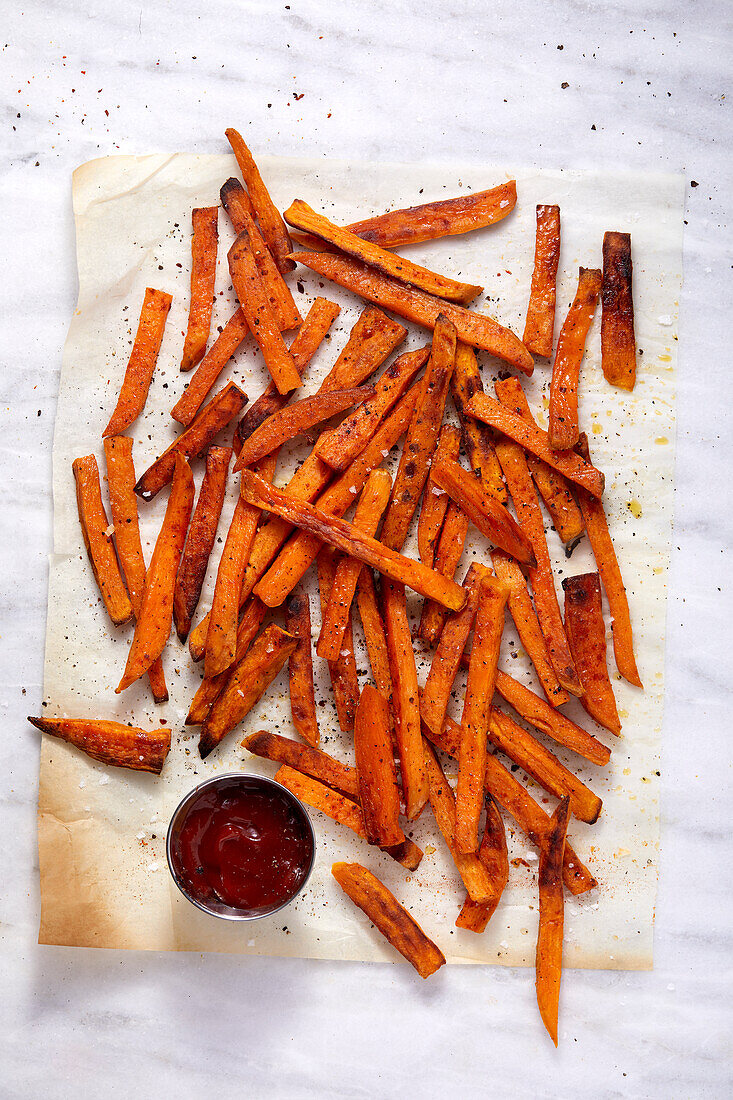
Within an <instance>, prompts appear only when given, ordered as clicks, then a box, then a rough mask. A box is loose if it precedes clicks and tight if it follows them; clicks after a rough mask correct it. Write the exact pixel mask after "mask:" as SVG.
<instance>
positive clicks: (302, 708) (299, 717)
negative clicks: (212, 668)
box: [252, 591, 321, 748]
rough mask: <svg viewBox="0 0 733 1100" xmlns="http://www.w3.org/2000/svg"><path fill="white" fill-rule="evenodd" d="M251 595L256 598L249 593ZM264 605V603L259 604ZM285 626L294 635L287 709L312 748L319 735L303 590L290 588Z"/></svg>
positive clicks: (308, 610)
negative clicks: (291, 591)
mask: <svg viewBox="0 0 733 1100" xmlns="http://www.w3.org/2000/svg"><path fill="white" fill-rule="evenodd" d="M252 599H254V600H257V602H258V603H260V602H261V601H260V600H258V599H257V596H253V597H252ZM262 606H263V607H264V604H263V605H262ZM285 629H286V630H287V631H288V632H289V633H290V634H292V635H293V637H294V638H297V639H298V644H297V646H296V647H295V649H294V650H293V652H292V653H291V654H290V661H289V662H288V671H289V679H290V713H291V715H292V719H293V725H294V726H295V728H296V730H297V731H298V733H299V734H300V736H301V737H302V738H303V740H304V741H307V742H308V744H309V745H312V746H313V747H314V748H315V747H316V746H317V745H318V742H319V741H320V739H321V735H320V732H319V730H318V716H317V714H316V695H315V687H314V683H313V640H312V631H311V605H310V597H309V596H308V593H307V592H303V591H300V592H294V593H292V595H290V596H288V598H287V600H286V601H285Z"/></svg>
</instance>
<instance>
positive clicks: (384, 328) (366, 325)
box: [321, 306, 407, 390]
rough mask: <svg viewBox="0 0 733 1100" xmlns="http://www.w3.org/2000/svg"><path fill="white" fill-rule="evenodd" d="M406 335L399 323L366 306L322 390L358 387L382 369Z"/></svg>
mask: <svg viewBox="0 0 733 1100" xmlns="http://www.w3.org/2000/svg"><path fill="white" fill-rule="evenodd" d="M406 335H407V329H406V328H405V327H404V325H401V324H400V323H399V322H398V321H395V320H393V319H392V318H391V317H388V316H387V314H386V313H382V311H381V309H377V308H376V306H365V307H364V309H363V310H362V311H361V314H360V315H359V320H358V321H357V322H356V324H355V325H354V327H353V328H352V330H351V332H350V333H349V339H348V340H347V342H346V344H345V346H344V348H343V349H342V351H341V353H340V354H339V357H338V359H337V360H336V362H335V363H334V365H333V367H332V368H331V370H330V371H329V372H328V374H327V376H326V378H325V379H324V381H323V383H322V384H321V390H326V389H328V390H341V389H344V388H345V387H346V386H358V385H359V384H360V383H361V382H364V381H365V380H366V379H367V378H368V377H369V376H370V375H371V374H373V373H374V371H375V370H377V368H378V367H381V365H382V363H383V362H384V361H385V359H387V358H388V357H389V356H390V355H391V353H392V352H393V351H394V350H395V348H397V347H399V345H400V344H401V343H402V341H403V340H404V339H405V336H406Z"/></svg>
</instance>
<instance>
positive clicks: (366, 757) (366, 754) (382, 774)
mask: <svg viewBox="0 0 733 1100" xmlns="http://www.w3.org/2000/svg"><path fill="white" fill-rule="evenodd" d="M390 727H391V722H390V714H389V703H388V702H387V700H386V699H385V698H384V697H383V696H382V695H380V694H379V692H378V691H377V689H376V688H375V687H373V686H372V685H371V684H365V685H364V689H363V691H362V693H361V696H360V698H359V704H358V706H357V708H356V719H355V721H354V752H355V754H356V771H357V775H358V777H359V795H360V798H359V800H360V802H361V810H362V813H363V814H364V828H365V829H366V835H367V840H368V841H369V843H370V844H378V845H379V847H380V848H389V847H391V846H392V845H395V844H401V843H402V842H403V841H404V839H405V834H404V833H403V832H402V829H401V828H400V825H399V817H400V790H399V787H398V786H397V770H396V768H395V762H394V755H393V752H392V731H391V728H390Z"/></svg>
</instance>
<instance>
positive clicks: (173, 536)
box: [115, 454, 194, 694]
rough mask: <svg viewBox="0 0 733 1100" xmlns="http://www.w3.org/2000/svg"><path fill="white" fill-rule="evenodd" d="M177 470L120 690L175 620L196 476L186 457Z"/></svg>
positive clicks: (154, 653) (153, 654)
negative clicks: (175, 592)
mask: <svg viewBox="0 0 733 1100" xmlns="http://www.w3.org/2000/svg"><path fill="white" fill-rule="evenodd" d="M174 463H175V472H174V474H173V484H172V485H171V493H170V496H169V498H168V504H167V506H166V510H165V516H164V518H163V524H162V526H161V528H160V532H159V533H158V538H157V539H156V541H155V548H154V550H153V556H152V558H151V559H150V567H149V569H148V571H147V574H146V577H145V588H144V589H143V598H142V603H141V605H140V614H139V615H138V617H137V621H136V623H135V634H134V636H133V639H132V643H131V645H130V651H129V653H128V655H127V664H126V665H125V671H124V673H123V676H122V679H121V680H120V682H119V684H118V686H117V688H116V689H115V691H116V693H117V694H119V693H120V692H121V691H124V690H125V688H128V687H130V685H131V684H134V683H135V681H136V680H139V679H140V677H141V676H142V675H143V674H144V673H145V672H147V671H148V669H149V668H150V666H151V665H152V664H153V663H154V661H155V660H157V658H158V657H160V655H161V653H162V652H163V650H164V648H165V644H166V642H167V641H168V636H169V634H170V632H171V623H172V622H173V589H174V588H175V583H176V573H177V572H178V566H179V564H180V560H181V554H182V553H183V544H184V543H185V541H186V531H187V530H188V521H189V519H190V518H191V509H192V508H193V497H194V488H193V475H192V474H191V467H190V466H189V465H188V463H187V462H186V460H185V458H184V457H183V456H182V455H180V454H176V455H175V457H174Z"/></svg>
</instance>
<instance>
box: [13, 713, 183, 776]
mask: <svg viewBox="0 0 733 1100" xmlns="http://www.w3.org/2000/svg"><path fill="white" fill-rule="evenodd" d="M28 721H29V722H30V723H31V724H32V725H34V726H35V727H36V729H39V730H41V732H42V733H48V734H51V736H52V737H59V738H60V739H61V740H62V741H66V742H67V743H68V744H69V745H74V746H75V747H76V748H77V749H81V750H82V752H85V753H86V754H87V756H91V757H92V759H93V760H101V762H102V763H103V764H112V765H113V766H114V767H115V768H132V769H133V771H138V772H152V773H153V775H160V773H161V770H162V768H163V764H164V763H165V758H166V756H167V755H168V752H169V751H170V747H171V731H170V730H169V729H157V730H141V729H137V728H136V727H135V726H125V725H123V724H122V723H121V722H108V721H106V720H105V719H102V718H29V719H28Z"/></svg>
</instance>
